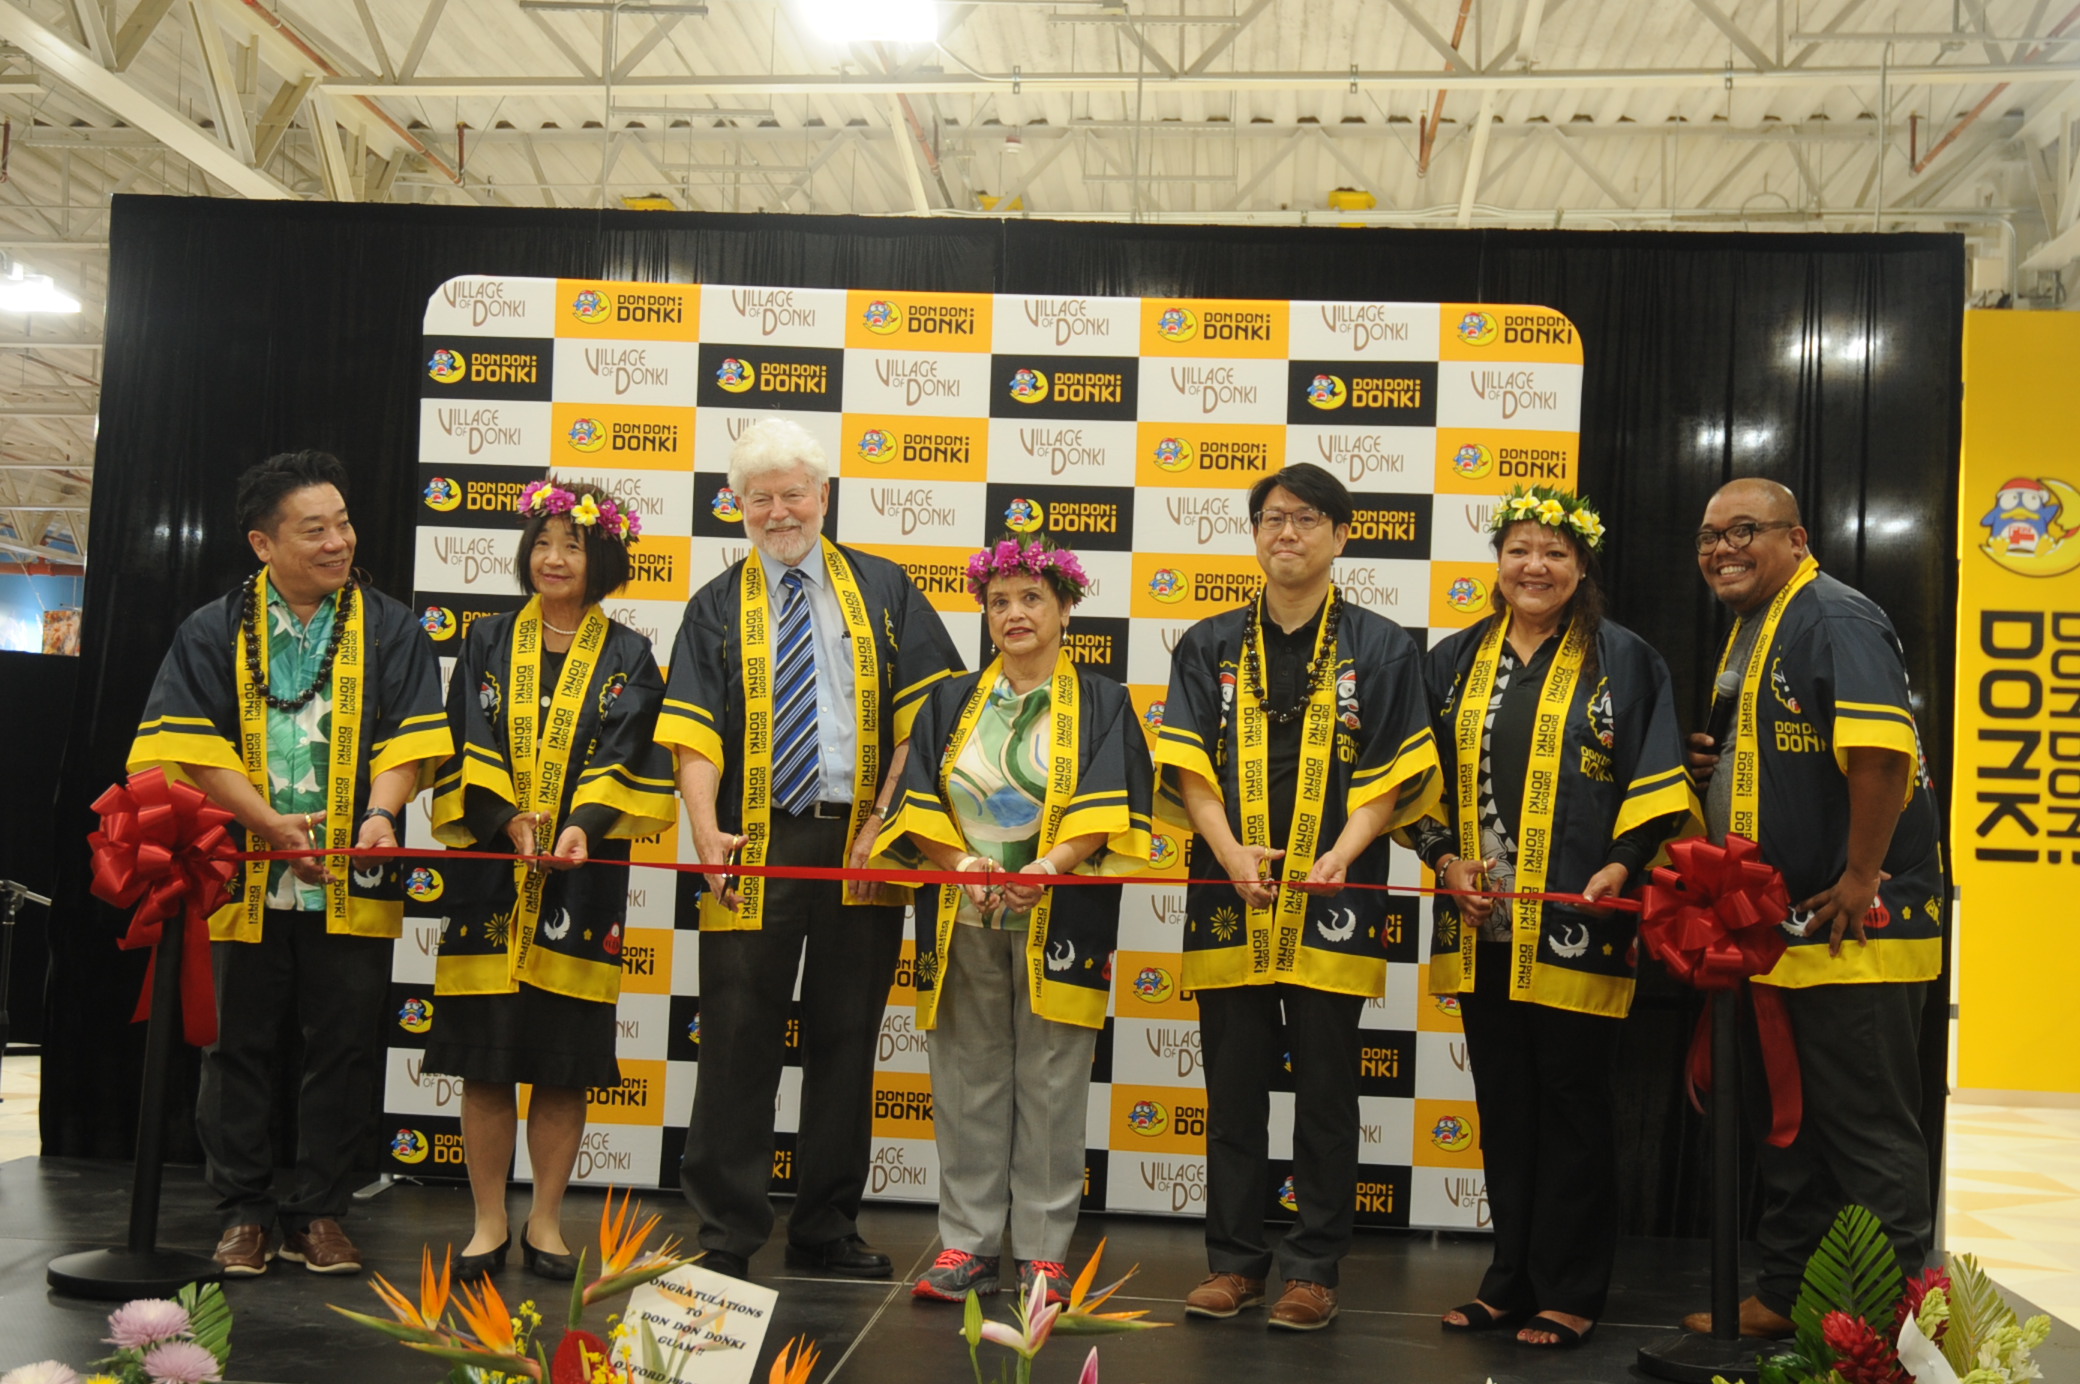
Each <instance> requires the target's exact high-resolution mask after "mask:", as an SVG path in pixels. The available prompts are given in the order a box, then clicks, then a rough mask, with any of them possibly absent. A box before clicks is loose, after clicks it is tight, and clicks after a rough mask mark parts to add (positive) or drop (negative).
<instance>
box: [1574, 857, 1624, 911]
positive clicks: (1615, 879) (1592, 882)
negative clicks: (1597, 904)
mask: <svg viewBox="0 0 2080 1384" xmlns="http://www.w3.org/2000/svg"><path fill="white" fill-rule="evenodd" d="M1631 878H1632V871H1630V870H1628V869H1626V868H1625V867H1624V866H1623V865H1620V864H1618V863H1617V862H1615V861H1613V862H1612V863H1611V864H1609V865H1606V866H1604V867H1603V868H1602V869H1601V870H1598V871H1597V872H1596V873H1595V874H1593V875H1591V876H1589V882H1588V883H1587V884H1585V885H1583V886H1582V897H1583V898H1585V899H1588V900H1590V901H1592V902H1593V901H1595V900H1597V899H1614V898H1616V897H1618V895H1620V894H1622V893H1624V892H1625V882H1626V881H1627V880H1629V879H1631ZM1582 911H1583V912H1584V913H1594V914H1596V915H1597V916H1598V917H1609V916H1610V912H1611V910H1610V909H1608V908H1584V909H1583V910H1582Z"/></svg>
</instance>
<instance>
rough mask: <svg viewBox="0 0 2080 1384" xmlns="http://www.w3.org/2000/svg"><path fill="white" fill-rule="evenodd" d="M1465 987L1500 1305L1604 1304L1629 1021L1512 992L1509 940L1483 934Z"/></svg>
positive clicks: (1486, 1289) (1462, 1002) (1598, 1309)
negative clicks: (1616, 1079) (1619, 1074)
mask: <svg viewBox="0 0 2080 1384" xmlns="http://www.w3.org/2000/svg"><path fill="white" fill-rule="evenodd" d="M1478 947H1479V950H1478V953H1477V955H1476V956H1475V959H1474V986H1475V988H1474V990H1473V993H1471V994H1466V995H1461V996H1460V997H1459V1012H1460V1015H1461V1016H1462V1018H1463V1019H1464V1021H1465V1026H1466V1055H1467V1057H1468V1059H1469V1060H1470V1061H1471V1062H1472V1064H1473V1092H1474V1102H1475V1104H1476V1105H1477V1106H1478V1107H1479V1110H1480V1117H1481V1161H1482V1163H1483V1164H1484V1165H1485V1168H1486V1172H1487V1178H1488V1214H1489V1216H1490V1217H1491V1218H1492V1220H1493V1222H1494V1228H1495V1247H1494V1258H1493V1259H1492V1260H1491V1261H1490V1262H1489V1264H1488V1272H1487V1274H1486V1275H1485V1276H1484V1277H1483V1278H1482V1279H1481V1288H1480V1299H1481V1301H1482V1302H1485V1303H1487V1304H1488V1305H1489V1306H1491V1307H1494V1308H1496V1309H1497V1310H1498V1311H1503V1312H1515V1311H1540V1310H1545V1311H1556V1312H1566V1313H1568V1314H1570V1315H1572V1316H1578V1317H1590V1318H1596V1317H1601V1316H1602V1315H1603V1308H1604V1299H1605V1297H1606V1296H1607V1294H1608V1293H1609V1291H1610V1285H1611V1262H1612V1258H1613V1256H1614V1255H1615V1254H1616V1253H1617V1248H1618V1228H1617V1219H1616V1218H1617V1199H1618V1177H1617V1159H1618V1151H1617V1139H1616V1136H1615V1134H1614V1132H1613V1124H1612V1122H1613V1119H1614V1118H1615V1110H1614V1103H1613V1097H1612V1092H1611V1073H1612V1068H1613V1066H1614V1064H1615V1062H1616V1060H1617V1052H1618V1034H1619V1030H1620V1028H1621V1021H1620V1020H1617V1019H1608V1018H1603V1017H1600V1016H1598V1015H1594V1014H1577V1013H1574V1012H1572V1011H1570V1010H1565V1009H1549V1008H1547V1007H1546V1006H1545V1005H1542V1004H1532V1003H1530V1002H1529V1001H1519V1000H1512V999H1511V998H1510V997H1509V978H1510V966H1509V962H1510V955H1509V953H1510V947H1509V944H1508V943H1506V942H1482V943H1479V944H1478Z"/></svg>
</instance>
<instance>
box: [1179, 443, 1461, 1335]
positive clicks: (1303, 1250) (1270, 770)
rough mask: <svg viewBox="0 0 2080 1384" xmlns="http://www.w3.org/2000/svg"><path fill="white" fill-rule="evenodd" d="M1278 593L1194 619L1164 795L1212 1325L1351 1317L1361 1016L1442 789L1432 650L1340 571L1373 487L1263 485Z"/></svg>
mask: <svg viewBox="0 0 2080 1384" xmlns="http://www.w3.org/2000/svg"><path fill="white" fill-rule="evenodd" d="M1249 513H1250V526H1251V529H1252V531H1253V532H1254V534H1255V536H1256V547H1257V563H1258V565H1259V566H1261V567H1262V568H1263V570H1264V579H1265V580H1264V587H1263V590H1262V592H1261V593H1260V594H1259V595H1258V597H1257V598H1256V599H1255V600H1253V601H1251V602H1250V603H1249V604H1248V605H1246V606H1243V607H1242V608H1240V609H1238V610H1230V611H1224V612H1223V613H1221V614H1219V615H1214V616H1210V617H1208V618H1207V619H1204V620H1201V621H1200V622H1199V623H1198V624H1196V625H1194V626H1192V627H1191V628H1190V629H1189V630H1187V631H1186V632H1185V634H1184V637H1183V638H1182V639H1181V640H1179V642H1178V645H1177V652H1176V655H1175V657H1174V659H1173V661H1172V663H1171V671H1170V690H1169V693H1168V695H1167V697H1166V699H1165V701H1164V710H1163V722H1162V726H1161V728H1160V729H1159V731H1158V732H1157V740H1156V765H1157V768H1158V770H1159V771H1160V772H1161V775H1162V784H1161V793H1160V797H1159V801H1158V804H1157V810H1158V812H1159V814H1160V815H1161V816H1162V817H1163V818H1164V819H1165V820H1166V821H1168V822H1170V823H1172V824H1173V825H1176V826H1180V827H1187V828H1189V829H1190V830H1191V831H1192V832H1194V833H1195V835H1194V838H1193V841H1192V851H1191V868H1190V874H1191V877H1192V878H1193V879H1202V880H1203V879H1209V878H1215V879H1217V878H1221V877H1223V876H1225V877H1226V878H1227V879H1228V880H1229V881H1231V883H1226V884H1194V885H1191V886H1190V887H1189V888H1188V889H1187V890H1186V893H1185V936H1184V986H1185V988H1187V989H1189V990H1192V991H1195V992H1197V995H1198V1001H1199V1035H1200V1048H1201V1055H1202V1059H1203V1062H1204V1065H1205V1072H1206V1110H1207V1121H1206V1184H1207V1185H1206V1258H1207V1267H1208V1268H1209V1269H1210V1270H1211V1273H1210V1274H1209V1275H1208V1277H1207V1278H1206V1280H1205V1281H1204V1282H1203V1283H1201V1284H1200V1285H1199V1286H1198V1287H1197V1288H1194V1289H1193V1290H1192V1292H1191V1294H1190V1295H1189V1296H1188V1297H1187V1298H1186V1299H1185V1310H1186V1312H1187V1313H1189V1314H1190V1315H1192V1316H1194V1317H1211V1318H1226V1317H1233V1316H1235V1315H1236V1314H1237V1313H1239V1312H1241V1311H1242V1310H1243V1309H1244V1308H1247V1307H1253V1306H1256V1305H1257V1304H1259V1303H1262V1302H1263V1301H1264V1297H1265V1282H1266V1279H1267V1277H1268V1275H1269V1273H1270V1271H1271V1269H1272V1267H1273V1266H1274V1264H1275V1265H1276V1266H1277V1268H1278V1270H1279V1275H1280V1277H1281V1278H1282V1279H1283V1280H1284V1285H1285V1286H1284V1291H1283V1293H1282V1295H1281V1296H1280V1297H1279V1299H1278V1301H1277V1303H1276V1304H1275V1305H1274V1306H1273V1307H1272V1309H1271V1312H1270V1314H1269V1323H1268V1324H1269V1325H1271V1326H1273V1327H1279V1328H1283V1329H1286V1330H1292V1331H1311V1330H1314V1329H1317V1328H1319V1327H1323V1326H1326V1325H1328V1324H1329V1322H1330V1321H1331V1320H1332V1319H1333V1318H1334V1317H1335V1315H1336V1287H1337V1276H1338V1265H1339V1264H1340V1262H1341V1261H1342V1259H1343V1256H1344V1254H1345V1253H1346V1252H1347V1251H1348V1250H1349V1249H1350V1243H1351V1228H1352V1222H1353V1214H1354V1211H1355V1196H1356V1189H1357V1167H1358V1042H1357V1034H1358V1016H1359V1014H1360V1012H1361V1011H1362V1010H1363V1009H1364V1007H1365V1001H1366V999H1367V998H1370V997H1376V996H1379V995H1382V994H1384V993H1386V954H1385V944H1384V942H1383V941H1382V937H1381V933H1382V929H1383V926H1384V924H1385V922H1386V916H1387V899H1386V895H1385V894H1384V893H1382V892H1380V891H1377V890H1369V889H1350V890H1346V889H1344V885H1345V884H1347V883H1348V884H1384V883H1386V881H1387V853H1388V850H1389V849H1390V847H1389V845H1388V842H1387V839H1386V833H1387V832H1390V831H1392V830H1394V829H1396V828H1398V827H1401V826H1404V825H1406V824H1408V823H1410V822H1414V821H1416V820H1418V819H1420V818H1421V817H1423V816H1424V814H1425V813H1426V812H1428V811H1430V810H1431V809H1432V808H1434V807H1435V805H1436V804H1437V802H1438V800H1439V794H1440V791H1441V783H1440V776H1439V773H1438V761H1437V746H1436V744H1435V742H1434V741H1433V740H1432V738H1431V732H1430V717H1429V711H1428V708H1427V706H1426V704H1425V702H1426V699H1425V697H1424V694H1423V670H1422V654H1421V651H1420V650H1419V649H1417V647H1416V643H1415V640H1413V639H1412V638H1410V637H1409V634H1408V632H1407V631H1406V630H1403V629H1402V628H1401V627H1400V626H1399V625H1396V624H1395V623H1394V622H1393V621H1391V620H1389V619H1387V618H1386V617H1385V616H1382V615H1376V614H1374V613H1373V612H1371V611H1369V610H1364V609H1360V608H1359V607H1356V606H1352V605H1348V604H1346V603H1345V602H1344V600H1343V599H1342V597H1341V596H1340V595H1339V594H1338V593H1337V590H1336V586H1335V583H1334V582H1332V581H1331V579H1330V568H1331V565H1332V564H1333V563H1334V562H1335V560H1336V557H1337V555H1338V554H1340V553H1341V552H1342V551H1343V547H1344V543H1345V542H1346V541H1347V540H1348V539H1349V537H1350V523H1351V498H1350V494H1349V492H1347V491H1346V490H1345V489H1344V488H1343V486H1342V484H1341V483H1340V482H1338V481H1337V479H1336V478H1335V477H1334V476H1332V475H1330V474H1329V473H1328V472H1327V471H1325V470H1323V469H1322V468H1321V467H1319V466H1314V465H1311V464H1307V463H1301V464H1299V465H1294V466H1288V467H1286V468H1285V469H1284V470H1282V471H1280V472H1278V473H1277V474H1276V475H1273V476H1267V477H1266V478H1264V479H1263V480H1261V481H1259V482H1257V484H1256V485H1255V486H1254V487H1253V488H1252V489H1251V491H1250V496H1249ZM1286 1067H1289V1068H1290V1071H1291V1082H1292V1087H1293V1092H1294V1096H1293V1194H1294V1197H1295V1199H1296V1202H1297V1207H1298V1220H1297V1223H1296V1224H1295V1225H1294V1226H1293V1228H1292V1229H1291V1230H1290V1231H1289V1232H1288V1233H1287V1234H1286V1235H1285V1237H1284V1238H1283V1240H1282V1242H1281V1243H1280V1244H1279V1246H1278V1248H1277V1251H1276V1254H1275V1255H1274V1253H1273V1250H1272V1249H1271V1247H1270V1246H1269V1245H1267V1243H1266V1241H1265V1236H1264V1217H1265V1213H1266V1212H1267V1211H1268V1210H1269V1209H1270V1200H1269V1199H1270V1197H1271V1195H1272V1194H1273V1188H1272V1186H1271V1183H1270V1178H1269V1172H1270V1164H1269V1147H1268V1135H1267V1130H1266V1125H1267V1122H1268V1120H1269V1117H1270V1096H1271V1089H1272V1086H1273V1084H1274V1082H1281V1083H1282V1081H1283V1077H1282V1075H1281V1069H1282V1068H1286Z"/></svg>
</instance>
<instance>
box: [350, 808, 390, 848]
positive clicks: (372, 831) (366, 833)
mask: <svg viewBox="0 0 2080 1384" xmlns="http://www.w3.org/2000/svg"><path fill="white" fill-rule="evenodd" d="M354 844H355V845H356V846H358V847H359V848H361V849H362V850H365V851H371V850H395V849H396V848H397V828H395V827H393V826H391V825H390V819H389V818H388V817H378V816H376V815H375V814H374V813H370V814H369V815H368V816H366V817H364V818H362V819H361V830H360V832H359V833H358V834H357V835H356V836H355V837H354Z"/></svg>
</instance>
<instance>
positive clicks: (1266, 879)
mask: <svg viewBox="0 0 2080 1384" xmlns="http://www.w3.org/2000/svg"><path fill="white" fill-rule="evenodd" d="M1284 858H1285V852H1284V851H1274V850H1272V849H1271V848H1270V847H1268V846H1244V845H1239V844H1238V845H1236V846H1235V847H1234V848H1232V849H1231V850H1229V851H1228V852H1227V853H1226V854H1224V855H1222V856H1221V857H1220V862H1221V868H1222V869H1224V870H1226V871H1227V872H1228V878H1229V879H1232V880H1234V881H1235V892H1236V893H1237V894H1238V895H1240V896H1241V898H1242V902H1243V903H1244V904H1246V905H1247V906H1249V907H1251V908H1269V907H1270V906H1271V905H1272V904H1273V903H1276V902H1277V901H1278V880H1277V878H1276V877H1275V873H1274V871H1273V868H1272V867H1273V866H1275V865H1276V864H1277V862H1278V861H1280V860H1283V859H1284Z"/></svg>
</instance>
